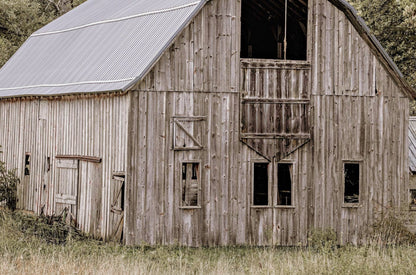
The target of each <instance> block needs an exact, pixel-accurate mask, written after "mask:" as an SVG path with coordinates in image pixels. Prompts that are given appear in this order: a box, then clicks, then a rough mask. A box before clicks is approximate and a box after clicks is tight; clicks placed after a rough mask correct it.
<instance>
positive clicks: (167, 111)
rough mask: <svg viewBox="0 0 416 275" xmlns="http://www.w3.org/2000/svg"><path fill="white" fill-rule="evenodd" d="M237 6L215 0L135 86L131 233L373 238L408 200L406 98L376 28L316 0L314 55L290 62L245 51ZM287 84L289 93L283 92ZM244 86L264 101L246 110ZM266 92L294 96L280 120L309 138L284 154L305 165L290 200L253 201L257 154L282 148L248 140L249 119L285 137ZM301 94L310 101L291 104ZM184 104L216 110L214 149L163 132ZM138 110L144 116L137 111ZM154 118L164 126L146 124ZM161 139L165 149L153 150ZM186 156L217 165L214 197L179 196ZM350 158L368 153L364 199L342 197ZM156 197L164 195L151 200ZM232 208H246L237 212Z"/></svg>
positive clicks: (211, 127) (211, 172) (274, 98)
mask: <svg viewBox="0 0 416 275" xmlns="http://www.w3.org/2000/svg"><path fill="white" fill-rule="evenodd" d="M239 6H240V1H226V0H217V1H210V2H209V3H208V4H207V6H206V7H204V8H203V10H202V11H201V12H200V14H199V15H197V16H196V18H195V19H194V20H193V21H192V22H191V24H190V25H189V26H188V27H187V28H186V29H185V30H184V32H183V33H182V34H181V35H180V36H179V37H178V39H177V40H176V41H175V43H174V44H173V45H172V46H171V47H170V49H169V50H168V51H167V52H166V53H165V54H164V55H163V56H162V57H161V59H160V60H159V62H158V63H157V64H156V65H155V67H154V68H153V70H152V71H150V73H149V74H148V75H147V76H146V77H145V79H144V80H143V81H142V82H140V83H139V84H138V85H136V86H135V87H134V89H133V90H134V91H136V92H139V95H140V96H137V98H136V96H135V97H134V99H133V100H132V102H134V103H133V104H136V105H135V106H137V109H138V111H137V113H135V112H132V113H131V114H130V121H131V123H132V125H131V127H133V128H132V129H135V130H132V133H133V135H132V136H131V140H132V142H130V143H129V144H130V146H132V147H131V148H132V150H129V152H134V154H135V155H139V156H140V160H135V157H134V156H133V155H132V156H130V157H129V159H130V161H131V162H133V161H140V162H141V165H140V167H141V168H140V171H141V172H138V171H135V169H134V167H135V166H136V167H137V166H138V165H133V164H132V165H131V166H130V168H129V169H128V170H129V173H131V175H130V176H131V178H130V179H129V180H131V182H132V183H134V184H137V185H136V186H134V185H132V186H131V188H132V189H131V190H130V191H129V192H130V193H129V195H128V196H130V198H133V199H134V200H136V198H139V199H137V201H135V202H134V203H133V204H132V205H130V208H129V210H128V213H129V214H128V215H129V217H128V222H127V223H126V226H127V229H128V232H129V233H128V234H129V235H128V236H127V243H140V242H142V241H144V242H148V243H174V242H179V243H183V244H188V245H201V244H233V243H251V244H284V245H290V244H294V243H296V242H300V243H304V242H306V233H307V231H308V230H310V229H312V228H333V229H335V230H336V232H337V234H338V237H339V238H340V242H341V243H347V242H351V243H360V242H365V236H364V235H365V232H367V229H368V227H367V225H369V224H371V223H372V222H373V221H374V220H375V219H377V218H379V217H380V215H381V214H382V213H384V212H386V211H387V210H388V209H392V208H400V207H403V206H405V205H407V201H406V200H407V198H408V194H407V182H408V175H407V121H408V99H407V98H406V97H405V95H404V93H403V92H402V90H401V89H400V88H399V83H396V82H395V80H394V78H393V76H392V75H391V74H390V73H389V70H390V69H388V68H387V67H386V62H384V61H383V62H381V61H380V60H379V53H377V52H376V51H375V50H374V49H372V48H371V47H370V46H368V44H367V42H366V41H365V39H367V38H363V37H361V36H360V34H359V33H358V32H357V30H356V29H355V28H354V26H353V25H352V24H351V22H350V21H349V20H348V19H347V17H346V16H345V14H344V13H343V12H342V11H340V10H338V9H337V8H336V7H335V6H334V5H333V4H331V3H330V2H329V1H326V0H310V1H309V19H308V60H307V62H291V63H290V64H289V66H285V65H284V62H282V61H279V62H277V63H276V64H271V63H273V62H270V61H264V60H247V59H241V60H240V58H239V44H240V42H239V40H240V37H239V28H240V27H239V21H240V20H239V17H240V7H239ZM247 64H249V66H247ZM253 64H254V65H255V66H254V65H253ZM262 67H264V68H262ZM237 75H239V76H238V77H237ZM279 87H280V88H281V89H279ZM279 90H281V91H285V93H284V94H280V96H279V94H278V93H276V91H279ZM190 91H195V92H196V93H195V94H194V95H191V94H190V93H188V92H190ZM235 92H239V93H240V94H239V95H238V94H235V95H234V93H235ZM298 94H299V96H297V95H298ZM291 95H295V96H291ZM247 96H249V97H250V99H249V100H252V101H253V103H255V104H253V108H252V109H251V110H250V111H248V112H244V109H243V108H245V107H246V105H247V100H246V98H245V97H247ZM256 98H257V99H256ZM261 101H263V102H261ZM139 102H140V103H139ZM196 102H203V103H198V104H196ZM265 102H266V103H271V102H272V103H273V104H274V105H278V104H280V105H290V104H292V105H290V108H291V110H292V111H291V112H289V113H290V114H291V117H290V118H289V117H287V116H286V114H287V112H286V114H285V113H284V114H283V115H280V119H281V120H284V121H285V122H284V123H286V124H287V121H289V120H290V121H291V125H292V126H294V127H295V128H294V129H297V128H296V127H297V126H296V125H301V126H300V127H299V129H300V131H296V133H295V135H293V133H289V134H290V135H289V136H291V137H296V138H297V139H295V140H299V139H303V141H302V142H301V143H300V144H301V145H302V144H304V143H305V144H306V145H304V146H300V149H297V150H295V152H294V153H292V154H289V156H287V157H286V158H288V159H289V160H291V161H292V162H293V163H296V167H297V168H296V173H295V174H294V177H296V178H297V180H296V185H295V187H296V190H298V191H297V192H298V193H297V194H296V195H295V196H296V199H295V201H296V202H295V205H294V206H295V207H293V208H286V209H277V208H276V207H265V208H264V209H262V208H254V207H251V201H250V198H251V197H250V196H251V192H252V187H251V184H252V183H251V181H252V180H251V177H252V168H251V166H250V163H251V162H252V161H253V159H256V158H257V159H259V158H260V159H262V157H261V156H260V155H262V156H265V157H267V158H268V159H269V160H271V161H274V160H275V159H278V160H279V159H280V158H281V157H282V155H283V157H285V154H282V150H280V149H279V148H278V147H277V146H276V144H277V143H276V142H275V141H273V139H270V136H269V137H268V138H267V139H262V138H257V139H255V140H254V142H252V143H250V142H247V140H244V139H242V141H244V142H245V143H246V144H248V145H249V146H246V145H244V144H243V143H242V142H240V138H241V137H242V136H241V133H245V132H244V131H245V129H247V128H245V125H248V127H251V129H255V130H256V133H257V130H259V129H260V131H263V132H268V133H269V134H271V135H275V136H276V137H277V138H278V139H281V138H283V137H284V135H283V134H282V132H279V131H277V130H276V129H277V127H276V125H277V124H273V123H275V122H276V121H275V120H273V119H270V120H269V119H268V117H266V118H264V116H267V114H268V112H269V116H270V113H271V112H270V110H273V109H270V108H269V107H265V108H263V109H262V108H259V106H265V105H259V103H261V104H264V103H265ZM195 104H196V105H195ZM273 104H271V105H269V106H272V105H273ZM299 105H300V106H302V107H306V108H307V109H308V110H307V111H299V112H298V111H296V110H295V111H293V110H294V109H293V106H299ZM152 106H154V107H152ZM155 106H158V108H157V109H156V107H155ZM192 106H193V107H192ZM147 108H150V109H147ZM152 108H155V110H153V111H152ZM187 108H191V109H189V112H190V113H189V114H193V115H197V116H206V117H207V122H206V135H207V140H206V142H207V144H208V145H207V146H209V148H210V150H208V149H207V150H202V151H192V152H188V153H185V152H176V151H174V150H172V148H171V146H172V145H171V144H170V145H169V140H165V137H167V136H169V134H170V135H171V134H172V133H171V132H170V131H171V129H170V127H171V126H168V125H169V123H170V119H171V118H172V116H175V115H178V114H183V113H184V112H188V111H186V110H187ZM194 108H195V109H194ZM285 108H287V107H285ZM133 109H136V108H134V107H133ZM210 110H212V111H210ZM140 112H142V113H140ZM155 112H156V113H155ZM230 114H232V115H230ZM236 114H240V117H237V116H236ZM247 115H248V116H247ZM224 116H225V117H226V118H227V119H226V120H225V119H224ZM250 116H251V118H250ZM136 117H139V118H140V119H141V120H142V121H141V122H135V121H134V118H136ZM155 117H157V119H156V118H155ZM232 117H233V119H231V118H232ZM274 117H276V116H274ZM154 119H156V120H154ZM305 120H307V121H305ZM154 123H156V125H158V126H157V127H153V126H149V125H154ZM240 123H241V125H242V127H243V128H240V129H239V127H240V126H239V124H240ZM282 123H283V122H282ZM135 124H137V125H136V126H134V125H135ZM304 126H307V127H309V129H306V128H305V127H304ZM135 127H136V128H135ZM140 127H142V128H140ZM159 127H161V128H159ZM158 129H159V130H158ZM219 129H221V131H222V132H221V131H219ZM294 129H292V130H294ZM268 130H271V131H268ZM274 130H276V131H274ZM146 131H147V132H146ZM238 132H241V133H240V136H239V133H238ZM271 132H272V133H271ZM139 133H140V134H139ZM253 133H254V130H253ZM253 133H251V134H253ZM257 134H262V133H257ZM287 136H288V135H287V133H286V137H287ZM152 137H156V138H152ZM257 137H260V136H257ZM161 138H163V140H161ZM217 138H219V139H217ZM138 140H140V143H138ZM229 140H232V142H230V141H229ZM147 142H150V143H147ZM135 143H138V144H135ZM236 143H238V146H237V145H236ZM229 144H232V146H231V145H229ZM295 145H299V143H295ZM279 146H280V145H279ZM152 147H153V148H158V149H159V150H163V153H158V154H156V155H154V154H151V152H152V149H151V148H152ZM162 148H163V149H162ZM218 148H220V149H218ZM262 148H266V149H265V150H264V149H262ZM294 148H296V146H295V147H294ZM133 149H134V150H133ZM225 149H227V150H225ZM290 149H292V148H290ZM217 150H218V152H217ZM256 151H257V153H259V154H257V153H256ZM289 151H290V150H289ZM144 152H146V153H144ZM285 153H287V152H285ZM273 154H275V155H276V156H277V158H273ZM184 159H194V160H201V161H202V162H203V163H204V165H203V166H204V167H205V166H207V167H208V168H209V169H208V171H205V172H203V179H204V181H203V183H202V186H203V192H202V196H203V197H202V198H203V203H205V205H204V206H201V209H199V210H182V209H180V208H179V207H178V206H177V205H178V201H177V200H179V197H180V190H178V189H177V188H179V187H178V186H176V183H174V182H175V179H176V178H177V177H179V176H178V175H177V173H179V172H178V169H180V167H179V166H178V163H180V160H184ZM343 161H359V162H360V164H361V169H362V175H361V183H360V184H361V189H360V201H361V203H360V204H359V205H358V206H356V207H351V206H346V205H344V204H343ZM149 162H150V163H149ZM151 163H153V164H154V165H152V164H151ZM157 163H161V164H160V165H157ZM213 163H218V165H213ZM215 169H218V171H217V170H215ZM159 171H165V173H164V175H163V174H161V173H160V172H159ZM175 171H176V172H175ZM234 171H237V173H236V175H238V177H237V176H236V177H233V172H234ZM144 175H146V176H144ZM161 175H163V176H162V178H163V179H160V177H161ZM172 184H173V185H174V186H171V185H172ZM205 185H207V186H208V187H206V186H205ZM235 185H236V186H235ZM241 186H244V190H245V191H246V193H245V194H241V192H236V194H237V197H234V196H233V195H232V194H234V191H232V190H234V189H235V188H241ZM175 188H176V189H175ZM204 188H205V189H204ZM224 188H225V189H226V190H224ZM162 190H163V191H162ZM299 190H301V191H299ZM137 192H138V193H137ZM247 196H248V197H247ZM140 198H142V199H140ZM155 199H157V200H158V203H157V205H158V206H157V207H156V208H155V209H153V208H152V207H153V206H154V205H153V204H152V203H151V202H152V201H153V200H155ZM175 200H176V201H175ZM235 201H236V202H237V205H243V207H240V210H239V212H238V211H237V212H236V210H233V209H234V208H233V207H234V206H233V205H234V203H235ZM175 205H176V206H175ZM148 211H150V212H151V213H152V214H149V212H148ZM152 211H153V212H152ZM234 213H240V214H238V215H240V216H238V215H237V217H238V222H234V221H235V220H236V219H237V217H236V216H235V214H234ZM240 217H244V218H243V219H241V218H240ZM201 220H202V221H201ZM203 221H205V222H203ZM242 221H243V222H242ZM240 223H241V225H240ZM152 228H157V230H155V231H154V230H151V229H152ZM141 229H143V230H141ZM235 232H237V233H238V234H236V233H235ZM282 232H284V233H282ZM282 234H283V235H282ZM198 236H200V237H198ZM234 236H236V237H234ZM283 236H284V237H283Z"/></svg>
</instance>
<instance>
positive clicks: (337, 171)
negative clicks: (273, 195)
mask: <svg viewBox="0 0 416 275" xmlns="http://www.w3.org/2000/svg"><path fill="white" fill-rule="evenodd" d="M311 2H312V3H310V9H311V11H310V13H311V14H312V17H311V20H312V21H311V23H312V24H311V26H310V27H311V28H312V30H311V32H310V40H311V45H312V47H311V48H310V61H311V101H312V102H311V105H312V113H313V122H312V124H313V133H312V139H313V143H314V149H313V152H312V154H313V157H312V158H313V163H314V167H313V182H314V185H313V188H314V190H313V194H314V198H315V200H314V202H315V205H314V209H315V213H314V227H318V228H333V229H335V230H336V231H337V233H338V236H339V238H340V240H341V242H342V243H347V242H351V243H361V242H365V234H366V232H367V231H368V227H367V226H368V225H371V224H372V223H373V222H374V221H375V219H377V218H380V215H381V214H382V213H385V212H387V211H389V210H391V209H401V208H403V207H407V198H408V194H407V192H408V191H407V184H408V173H407V171H408V153H407V152H408V146H407V144H408V142H407V123H408V117H409V114H408V109H409V100H408V98H407V97H406V96H405V95H404V93H403V92H402V91H401V89H400V88H399V87H398V85H397V84H396V83H395V81H394V80H393V78H392V76H391V75H390V74H389V73H388V70H387V69H386V67H384V65H383V64H382V63H381V62H380V61H379V60H378V59H377V58H376V55H375V53H374V52H373V50H372V49H371V48H370V47H369V46H368V45H367V43H366V42H365V41H364V39H363V38H361V37H360V35H359V33H358V32H357V31H356V29H355V28H354V27H353V26H352V24H351V23H350V22H349V21H348V19H347V18H346V16H345V15H344V14H343V13H342V12H341V11H340V10H338V9H337V8H336V7H335V6H333V5H332V4H331V3H330V2H329V1H324V0H315V1H311ZM344 160H356V161H362V163H361V165H362V167H363V168H364V169H363V171H362V189H361V190H360V196H361V197H360V200H361V203H360V205H359V206H358V207H346V206H345V205H343V194H342V192H343V191H342V190H343V189H342V177H343V170H342V169H343V161H344Z"/></svg>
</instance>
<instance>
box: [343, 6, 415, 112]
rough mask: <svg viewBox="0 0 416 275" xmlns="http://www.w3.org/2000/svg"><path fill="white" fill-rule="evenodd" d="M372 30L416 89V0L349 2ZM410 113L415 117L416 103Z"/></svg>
mask: <svg viewBox="0 0 416 275" xmlns="http://www.w3.org/2000/svg"><path fill="white" fill-rule="evenodd" d="M350 2H351V4H352V5H353V6H354V7H355V8H356V9H357V11H358V13H359V15H360V16H361V17H362V18H363V19H364V21H365V22H366V23H367V25H368V27H369V28H370V30H371V31H372V32H373V34H374V35H375V36H376V37H377V39H378V40H379V41H380V43H381V45H382V46H383V47H384V48H385V49H386V51H387V53H388V54H389V55H390V56H391V57H392V59H393V60H394V62H395V63H396V64H397V66H398V67H399V69H400V70H401V71H402V73H403V75H404V76H405V78H406V80H407V81H408V82H409V84H410V85H412V87H413V88H416V0H350ZM410 112H411V114H412V115H416V104H415V102H413V103H412V104H411V108H410Z"/></svg>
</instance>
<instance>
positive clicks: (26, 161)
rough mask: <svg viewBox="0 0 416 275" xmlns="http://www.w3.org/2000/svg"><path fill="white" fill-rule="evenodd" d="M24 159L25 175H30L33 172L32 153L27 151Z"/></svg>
mask: <svg viewBox="0 0 416 275" xmlns="http://www.w3.org/2000/svg"><path fill="white" fill-rule="evenodd" d="M23 161H24V162H23V177H27V176H30V174H31V172H32V165H31V164H32V153H30V152H25V157H24V160H23Z"/></svg>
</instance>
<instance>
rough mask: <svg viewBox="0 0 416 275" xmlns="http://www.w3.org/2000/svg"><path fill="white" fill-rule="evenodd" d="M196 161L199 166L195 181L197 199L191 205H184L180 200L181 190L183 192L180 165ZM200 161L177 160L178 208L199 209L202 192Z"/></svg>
mask: <svg viewBox="0 0 416 275" xmlns="http://www.w3.org/2000/svg"><path fill="white" fill-rule="evenodd" d="M193 163H197V164H198V166H199V171H198V175H197V177H198V178H197V181H198V199H197V205H194V206H191V205H184V204H183V200H182V195H183V194H182V192H183V187H184V186H183V179H182V167H183V165H184V164H193ZM201 164H202V162H201V160H186V161H180V162H179V165H180V166H179V169H178V170H179V175H178V178H179V188H180V189H179V192H178V193H179V209H183V210H192V209H201V194H202V192H201V191H202V165H201Z"/></svg>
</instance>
